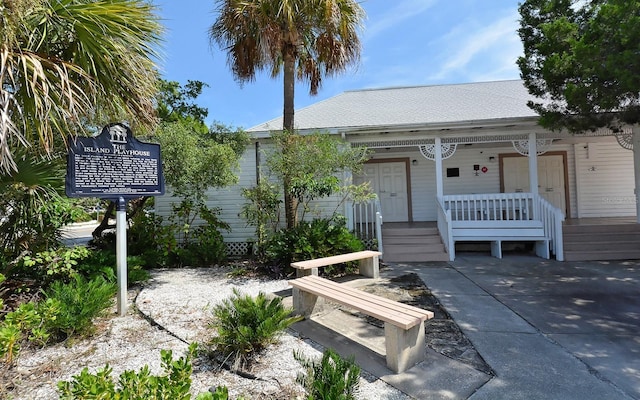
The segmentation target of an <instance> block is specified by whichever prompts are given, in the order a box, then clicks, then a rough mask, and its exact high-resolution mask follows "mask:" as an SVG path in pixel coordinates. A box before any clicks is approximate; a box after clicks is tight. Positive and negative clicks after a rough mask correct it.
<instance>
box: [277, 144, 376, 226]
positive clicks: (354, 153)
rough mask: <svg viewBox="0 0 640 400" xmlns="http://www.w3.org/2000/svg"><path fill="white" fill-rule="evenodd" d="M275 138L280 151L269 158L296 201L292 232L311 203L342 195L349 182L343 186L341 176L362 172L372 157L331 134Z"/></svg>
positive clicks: (364, 150)
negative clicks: (366, 162) (343, 188)
mask: <svg viewBox="0 0 640 400" xmlns="http://www.w3.org/2000/svg"><path fill="white" fill-rule="evenodd" d="M271 137H272V139H273V141H274V143H275V149H276V150H275V151H273V152H271V153H270V154H269V155H268V157H267V165H268V167H269V170H270V171H271V172H272V173H273V174H274V175H275V176H276V178H277V179H278V180H279V181H280V182H282V184H283V187H284V188H285V195H289V196H291V198H292V200H293V203H292V207H293V209H292V210H286V211H287V213H291V214H292V216H294V217H295V218H294V219H295V223H294V224H293V225H292V224H290V222H291V221H289V220H288V221H287V226H288V227H290V228H291V227H293V226H295V225H296V224H297V221H298V220H304V215H305V214H306V213H307V212H309V211H310V202H311V201H313V200H316V199H319V198H323V197H328V196H331V195H334V194H340V192H341V188H342V187H344V186H346V182H341V180H340V179H339V178H338V175H339V174H341V173H343V172H345V171H351V172H358V171H359V170H360V169H361V167H362V164H363V163H364V162H365V161H366V160H367V159H368V157H369V153H368V151H367V150H366V149H364V148H356V147H350V146H349V145H348V144H347V143H346V142H344V141H343V140H342V139H340V138H337V137H335V136H331V135H330V134H321V133H316V134H313V135H305V136H303V135H298V134H295V133H291V132H273V133H272V136H271ZM300 207H302V210H300ZM300 214H301V215H300ZM287 218H289V216H287Z"/></svg>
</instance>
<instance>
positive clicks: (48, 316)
mask: <svg viewBox="0 0 640 400" xmlns="http://www.w3.org/2000/svg"><path fill="white" fill-rule="evenodd" d="M60 308H61V304H60V303H59V301H57V300H55V299H47V300H45V301H43V302H40V303H33V302H29V303H24V304H21V305H20V306H19V307H18V308H17V309H16V310H14V311H12V312H9V313H7V315H5V317H4V320H3V321H2V323H0V360H2V361H3V362H5V363H6V364H8V365H10V364H11V363H12V362H13V360H14V358H15V357H16V356H17V355H18V352H19V350H20V347H21V346H22V344H23V343H25V342H30V343H33V344H36V345H38V346H42V345H44V344H46V343H47V342H48V341H49V339H50V337H51V329H50V323H51V321H54V320H55V319H56V318H57V315H58V313H59V311H60Z"/></svg>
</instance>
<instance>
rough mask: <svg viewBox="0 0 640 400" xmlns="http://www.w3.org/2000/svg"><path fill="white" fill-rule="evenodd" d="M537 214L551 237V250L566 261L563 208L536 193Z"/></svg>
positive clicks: (545, 231)
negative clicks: (563, 238)
mask: <svg viewBox="0 0 640 400" xmlns="http://www.w3.org/2000/svg"><path fill="white" fill-rule="evenodd" d="M535 199H536V201H535V203H534V204H535V207H536V215H538V216H539V219H540V220H542V224H543V226H544V234H545V236H547V237H549V238H551V252H552V253H553V254H555V256H556V260H558V261H564V242H563V240H562V222H563V221H564V219H565V215H564V213H563V212H562V210H560V209H558V208H556V207H554V206H553V204H551V203H549V202H548V201H547V200H546V199H545V198H543V197H542V196H540V195H538V194H536V195H535Z"/></svg>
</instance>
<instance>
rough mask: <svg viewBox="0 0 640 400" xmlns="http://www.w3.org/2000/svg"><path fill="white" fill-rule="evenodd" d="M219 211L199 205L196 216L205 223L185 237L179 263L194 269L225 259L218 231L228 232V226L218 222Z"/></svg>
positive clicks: (224, 248) (224, 251) (223, 247)
mask: <svg viewBox="0 0 640 400" xmlns="http://www.w3.org/2000/svg"><path fill="white" fill-rule="evenodd" d="M219 214H220V210H219V209H216V208H208V207H206V206H205V205H204V204H202V205H200V207H199V210H198V215H200V218H201V219H203V220H204V221H205V223H204V224H203V225H200V226H197V227H196V228H195V229H193V231H192V232H190V233H189V235H185V238H184V241H183V243H182V248H181V249H180V252H179V254H180V261H181V262H182V263H183V264H186V265H189V266H195V267H201V266H205V267H206V266H210V265H213V264H217V263H220V262H222V261H224V260H225V259H226V258H227V253H226V247H225V244H224V238H223V236H222V233H220V229H225V230H229V225H228V224H226V223H224V222H222V221H220V219H219V218H218V215H219Z"/></svg>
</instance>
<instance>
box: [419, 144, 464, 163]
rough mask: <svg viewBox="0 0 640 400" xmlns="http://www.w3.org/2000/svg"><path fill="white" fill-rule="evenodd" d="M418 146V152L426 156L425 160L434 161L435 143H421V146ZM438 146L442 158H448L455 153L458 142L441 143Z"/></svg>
mask: <svg viewBox="0 0 640 400" xmlns="http://www.w3.org/2000/svg"><path fill="white" fill-rule="evenodd" d="M418 148H419V149H420V154H422V156H423V157H424V158H426V159H427V160H431V161H434V160H435V159H436V144H435V143H431V144H423V145H421V146H418ZM440 148H441V149H442V159H443V160H446V159H447V158H449V157H451V156H452V155H454V154H455V152H456V149H457V148H458V144H457V143H442V144H441V145H440Z"/></svg>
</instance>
